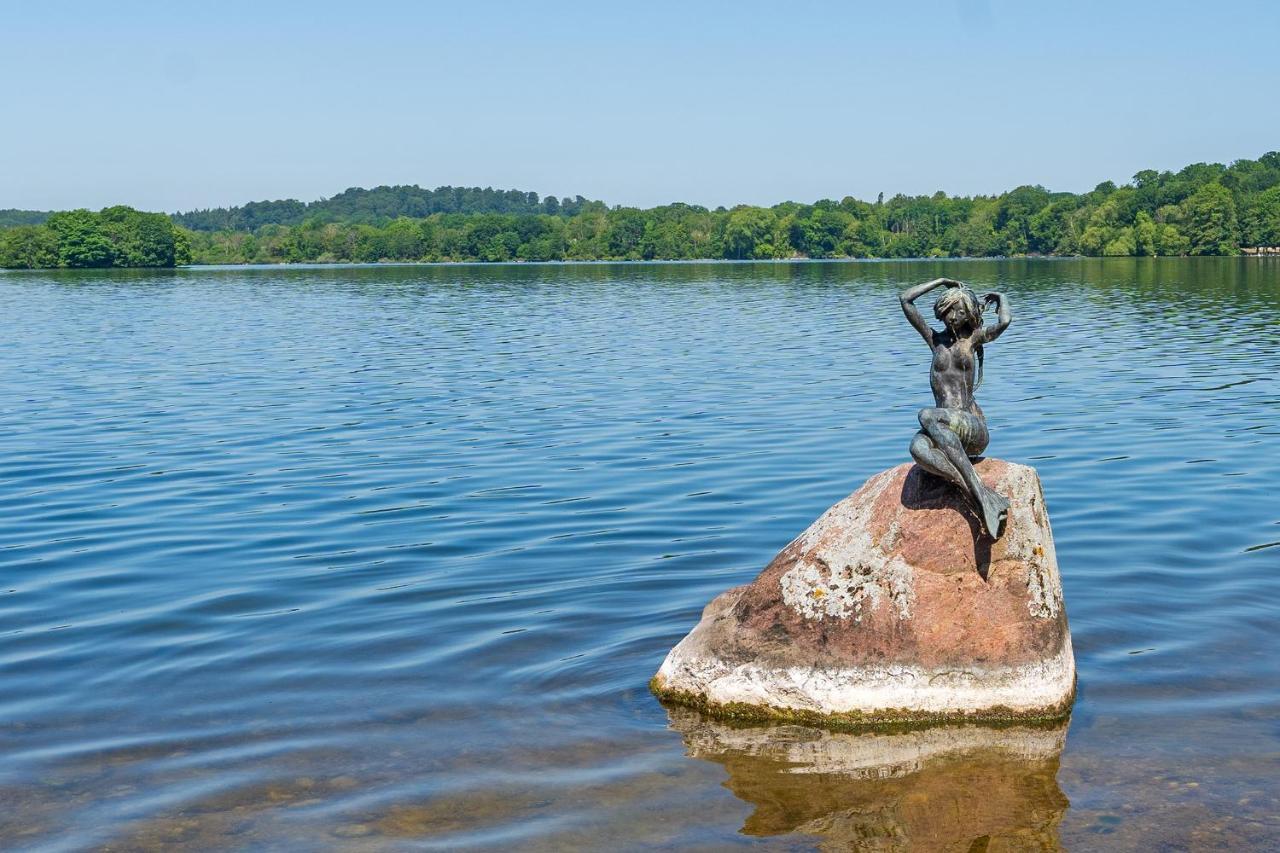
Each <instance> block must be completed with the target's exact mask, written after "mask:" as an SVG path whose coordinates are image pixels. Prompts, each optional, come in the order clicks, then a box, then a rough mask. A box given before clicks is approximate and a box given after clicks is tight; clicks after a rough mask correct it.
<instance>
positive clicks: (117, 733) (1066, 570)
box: [0, 258, 1280, 850]
mask: <svg viewBox="0 0 1280 853" xmlns="http://www.w3.org/2000/svg"><path fill="white" fill-rule="evenodd" d="M939 275H946V276H951V277H955V278H960V279H963V280H965V281H967V282H969V283H971V284H972V285H973V286H974V288H975V289H976V290H977V291H978V292H979V293H980V294H981V293H983V292H985V291H987V290H993V289H994V290H1001V291H1004V292H1006V293H1007V294H1008V296H1009V298H1010V301H1011V304H1012V306H1013V312H1014V324H1013V326H1012V327H1011V328H1010V329H1009V331H1008V332H1007V333H1006V334H1005V335H1004V336H1003V337H1002V338H1001V339H1000V341H999V342H997V343H995V344H993V345H991V346H990V347H988V350H987V359H986V379H985V382H984V385H983V387H982V389H981V390H980V392H979V395H978V397H979V400H980V401H981V403H982V405H983V408H984V409H985V411H986V413H987V416H988V419H989V422H990V425H991V430H992V442H991V446H990V448H989V450H988V452H989V454H991V455H993V456H999V457H1002V458H1006V459H1010V460H1013V461H1017V462H1023V463H1026V464H1030V465H1033V466H1035V467H1036V468H1037V469H1038V471H1039V472H1040V475H1041V477H1042V479H1043V482H1044V489H1045V494H1046V498H1047V501H1048V506H1049V511H1050V518H1051V520H1052V523H1053V528H1054V535H1055V539H1056V543H1057V553H1058V560H1059V565H1060V567H1061V570H1062V577H1063V584H1064V588H1065V595H1066V604H1067V611H1068V614H1069V618H1070V622H1071V628H1072V634H1073V638H1074V643H1075V650H1076V657H1077V664H1078V668H1079V690H1080V693H1079V698H1078V700H1077V703H1076V705H1075V710H1074V714H1073V717H1072V719H1071V722H1070V726H1069V728H1068V729H1067V730H1066V731H1065V733H1064V732H1061V731H1059V732H1056V733H1055V732H1041V731H1036V730H1034V729H1027V730H1025V731H1006V732H1004V733H1002V734H999V736H1000V737H1005V738H1007V739H1010V740H1011V741H1016V742H1017V743H1016V744H1015V746H1013V747H1010V748H1009V749H1004V750H998V749H993V748H987V747H986V746H976V747H973V748H966V749H961V750H959V751H956V750H951V751H947V750H942V751H941V752H939V751H938V749H937V748H936V738H937V737H939V736H940V735H938V734H937V733H936V732H934V733H931V732H929V731H925V732H916V733H907V734H904V735H902V736H900V738H899V739H897V740H894V739H891V738H889V736H886V735H875V736H859V735H856V734H841V735H831V734H826V733H822V732H819V731H816V730H806V729H801V728H799V727H794V726H793V727H782V728H779V729H767V728H764V729H762V728H754V729H753V728H739V727H730V726H725V725H723V724H718V723H715V722H714V721H709V720H704V719H702V718H700V717H698V715H696V714H693V713H692V712H688V711H682V710H680V709H671V710H668V709H666V708H664V707H663V706H662V705H660V704H659V703H658V702H657V701H656V700H655V699H654V698H653V697H652V696H651V695H650V694H649V692H648V689H647V681H648V679H649V678H650V676H652V675H653V673H654V672H655V671H656V669H657V668H658V665H659V664H660V663H661V661H662V659H663V657H664V656H665V654H666V653H667V651H668V650H669V649H670V648H671V646H672V645H674V644H675V643H676V642H677V641H678V640H679V639H680V638H681V637H682V636H683V635H684V634H685V633H686V632H687V631H688V630H689V629H690V628H691V627H692V626H693V625H694V623H695V622H696V621H697V618H698V615H699V613H700V611H701V608H702V607H703V605H705V604H706V603H707V602H708V601H709V600H710V599H711V598H712V597H713V596H714V595H716V594H717V593H719V592H721V591H723V590H724V589H726V588H728V587H730V586H734V585H737V584H741V583H745V582H747V581H749V580H751V579H752V578H753V577H755V575H756V574H757V573H758V572H759V571H760V569H761V568H763V566H764V565H765V564H766V563H767V562H768V561H769V559H770V558H771V557H772V556H773V555H774V553H776V552H777V551H778V550H780V549H781V548H782V547H783V546H784V545H785V544H786V543H787V542H788V541H789V540H790V539H791V538H792V537H794V536H795V535H797V534H798V533H799V532H800V531H802V530H803V529H804V528H805V527H806V526H808V525H809V523H810V522H812V521H813V520H814V519H815V518H816V517H817V516H818V515H819V514H820V513H821V512H822V511H823V510H825V509H826V508H827V507H828V506H829V505H831V504H833V503H834V502H836V501H837V500H839V499H840V498H842V497H844V496H845V495H847V494H848V493H850V492H852V491H853V490H854V489H855V488H857V487H858V486H859V485H860V484H861V483H862V482H863V481H864V480H865V479H866V478H867V477H868V476H870V475H871V474H873V473H875V472H877V471H880V470H882V469H884V468H888V467H890V466H892V465H896V464H898V463H901V462H903V461H907V460H908V458H909V457H908V456H907V446H908V443H909V441H910V439H911V436H912V435H913V433H914V432H915V430H916V428H917V425H916V420H915V413H916V410H917V409H919V408H920V407H921V406H925V405H930V404H931V396H930V392H929V383H928V366H929V352H928V350H927V349H926V348H925V347H924V346H923V345H922V344H921V343H920V341H919V338H918V337H917V336H916V335H915V333H914V332H913V331H912V330H911V329H910V327H909V326H908V325H907V324H906V322H905V321H904V319H903V317H902V315H901V311H900V309H899V307H898V304H897V299H896V295H897V291H898V290H900V289H901V288H902V287H904V286H905V285H907V284H910V283H915V282H919V281H923V280H926V279H929V278H933V277H935V276H939ZM926 302H927V303H928V304H931V299H930V298H927V299H926ZM1278 319H1280V259H1275V260H1273V259H1230V258H1224V259H1167V260H1165V259H1161V260H1153V259H1114V260H1096V259H1086V260H1070V259H1068V260H1007V261H950V262H942V261H939V262H932V261H912V262H853V263H763V264H716V263H707V264H583V265H546V266H538V265H502V266H390V267H290V268H203V269H202V268H193V269H185V270H178V271H167V272H128V271H118V272H110V271H107V272H97V271H94V272H61V273H39V272H33V273H5V274H0V325H2V330H0V347H3V363H4V370H3V372H2V373H0V451H2V452H0V469H2V470H0V502H2V504H3V513H2V514H0V567H2V571H3V574H2V576H0V685H3V690H0V755H2V756H3V761H0V802H3V803H4V808H3V809H0V847H3V848H5V849H10V850H13V849H31V850H73V849H88V848H101V847H108V848H111V849H128V850H134V849H159V848H167V847H172V846H175V845H186V846H188V847H193V848H209V847H221V848H226V847H238V848H243V847H255V848H257V847H263V848H273V849H316V848H323V847H342V848H344V849H352V850H366V849H367V850H387V849H404V848H414V849H450V850H457V849H486V850H487V849H520V850H564V849H607V850H617V849H637V848H666V849H681V850H684V849H723V848H732V847H736V846H743V847H759V848H762V849H784V850H807V849H815V848H827V849H850V848H854V849H857V848H859V847H863V848H867V849H874V850H938V849H957V850H987V849H990V850H1021V849H1027V848H1034V849H1057V848H1058V847H1059V846H1061V847H1063V848H1067V849H1079V850H1086V849H1116V850H1153V849H1184V848H1190V849H1198V850H1208V849H1242V850H1243V849H1268V848H1269V849H1276V848H1277V847H1280V604H1278V603H1277V602H1278V599H1280V384H1278V382H1277V378H1276V373H1277V365H1280V335H1278V334H1277V332H1278V331H1280V329H1278V328H1277V321H1278ZM943 731H945V730H943ZM1064 734H1065V748H1064V749H1063V748H1060V747H1061V737H1062V736H1063V735H1064ZM957 736H958V737H967V736H968V734H966V732H965V731H961V732H960V733H959V734H958V735H957ZM873 737H879V738H880V740H872V739H871V738H873ZM1055 737H1056V738H1058V741H1057V743H1058V747H1056V748H1055V747H1052V744H1050V748H1048V749H1047V751H1045V750H1041V751H1038V752H1037V751H1036V749H1039V747H1036V748H1035V749H1032V747H1031V746H1030V745H1029V744H1033V743H1034V744H1042V742H1044V741H1045V739H1046V738H1048V739H1049V741H1052V740H1053V738H1055ZM931 739H934V740H931ZM931 756H932V757H931Z"/></svg>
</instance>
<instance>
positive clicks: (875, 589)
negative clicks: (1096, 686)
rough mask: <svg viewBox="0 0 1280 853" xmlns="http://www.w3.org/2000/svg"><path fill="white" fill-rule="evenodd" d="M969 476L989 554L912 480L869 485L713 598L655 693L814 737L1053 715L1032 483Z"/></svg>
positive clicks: (1054, 620) (1054, 691)
mask: <svg viewBox="0 0 1280 853" xmlns="http://www.w3.org/2000/svg"><path fill="white" fill-rule="evenodd" d="M975 468H976V469H977V471H978V473H979V475H980V476H981V477H982V479H983V481H984V482H985V483H987V485H989V486H992V487H993V488H995V489H996V490H997V491H999V492H1000V493H1001V494H1003V495H1005V496H1006V497H1008V498H1009V502H1010V507H1009V523H1008V527H1007V529H1006V531H1005V534H1004V536H1003V537H1001V538H1000V539H999V540H997V541H995V542H993V541H992V540H991V539H990V538H988V537H986V536H985V535H983V534H981V529H980V527H979V525H978V521H977V519H976V518H975V517H974V516H973V514H972V513H971V512H970V511H969V509H968V507H967V506H966V504H965V503H964V500H963V498H962V497H961V495H960V493H959V492H958V491H957V490H956V489H955V488H953V487H952V486H950V485H948V484H947V483H945V482H943V481H941V480H939V479H937V478H936V477H934V476H932V475H930V474H927V473H925V472H924V471H923V470H921V469H920V468H919V467H917V466H914V465H910V464H907V465H899V466H898V467H897V468H893V469H891V470H889V471H884V472H882V473H880V474H877V475H875V476H874V477H872V478H871V479H870V480H868V481H867V482H866V484H864V485H863V486H862V488H860V489H859V490H858V491H857V492H855V493H854V494H852V495H850V496H849V497H847V498H845V499H844V500H842V501H841V502H840V503H838V504H836V505H835V506H833V507H832V508H831V509H829V510H827V512H826V513H824V514H823V516H822V517H821V518H819V519H818V520H817V521H816V522H814V523H813V525H812V526H810V528H809V529H808V530H806V531H805V532H804V533H803V534H801V535H800V536H799V537H798V538H796V539H795V540H794V541H792V542H791V544H789V545H788V546H787V547H786V548H784V549H783V550H782V552H781V553H780V554H778V556H777V557H775V558H774V559H773V562H771V563H770V564H769V565H768V566H767V567H766V568H765V570H764V571H763V572H762V573H761V574H760V576H759V577H757V578H756V579H755V581H753V582H752V583H750V584H748V585H746V586H742V587H737V588H735V589H731V590H729V591H728V592H726V593H723V594H722V595H720V596H719V597H717V598H716V599H714V600H713V601H712V602H711V603H710V604H709V605H708V606H707V608H706V609H705V610H704V611H703V614H702V620H701V621H700V622H699V623H698V625H697V627H695V628H694V629H693V631H692V632H691V633H690V634H689V635H688V636H687V637H685V638H684V639H683V640H682V641H681V642H680V643H679V644H678V645H677V646H676V647H675V648H674V649H672V650H671V653H670V654H668V655H667V659H666V661H664V662H663V664H662V667H661V669H659V670H658V674H657V675H656V676H654V679H653V683H652V687H653V690H654V692H655V693H657V694H658V696H659V697H661V698H663V699H667V700H670V701H674V702H677V703H680V704H686V705H691V706H694V707H698V708H701V709H702V710H705V711H707V712H709V713H712V714H715V715H720V716H729V717H738V718H748V719H769V718H774V719H790V720H803V721H810V722H818V723H823V724H828V725H830V724H842V723H843V724H865V723H880V722H914V721H937V720H956V719H969V720H997V719H1019V718H1023V719H1058V718H1062V717H1065V716H1066V715H1067V714H1068V713H1069V711H1070V708H1071V702H1072V699H1073V698H1074V695H1075V658H1074V657H1073V655H1072V653H1071V636H1070V633H1069V631H1068V629H1067V615H1066V611H1065V610H1064V608H1063V603H1062V585H1061V581H1060V579H1059V576H1058V564H1057V558H1056V557H1055V555H1054V550H1053V534H1052V531H1051V530H1050V528H1049V517H1048V514H1047V512H1046V510H1045V505H1044V493H1043V491H1042V489H1041V487H1040V479H1039V477H1038V476H1037V475H1036V472H1035V470H1034V469H1033V468H1029V467H1027V466H1024V465H1015V464H1012V463H1009V462H1004V461H1001V460H999V459H983V460H981V461H979V462H977V463H976V464H975Z"/></svg>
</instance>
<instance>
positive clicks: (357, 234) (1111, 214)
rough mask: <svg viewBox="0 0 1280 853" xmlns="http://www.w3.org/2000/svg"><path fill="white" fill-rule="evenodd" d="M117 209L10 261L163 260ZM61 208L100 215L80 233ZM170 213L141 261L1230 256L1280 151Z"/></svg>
mask: <svg viewBox="0 0 1280 853" xmlns="http://www.w3.org/2000/svg"><path fill="white" fill-rule="evenodd" d="M122 211H128V212H129V213H130V214H132V215H134V216H139V217H142V216H150V217H158V218H159V219H161V220H165V221H166V222H167V221H168V220H167V219H166V218H165V217H164V216H163V215H161V214H138V213H137V212H136V211H130V209H129V208H108V209H107V210H104V211H103V212H102V213H100V214H91V213H89V212H88V211H73V212H71V213H62V214H54V215H52V216H50V217H49V219H48V221H47V222H46V223H45V224H43V225H34V226H32V225H27V226H21V227H17V228H11V229H9V230H7V231H0V266H40V265H48V266H94V265H98V266H100V265H117V266H124V265H164V264H153V263H148V264H134V263H133V262H134V261H136V260H138V258H139V255H138V253H137V252H136V251H131V250H128V249H127V248H126V247H125V242H122V240H121V239H120V235H121V233H122V232H121V231H120V228H119V227H118V226H117V225H112V224H111V223H114V222H116V220H117V219H119V218H120V217H121V216H123V214H122V213H121V212H122ZM11 213H12V212H11ZM65 217H78V219H77V220H76V221H78V222H79V221H82V220H83V221H85V222H88V221H89V220H87V219H86V217H88V218H92V217H98V220H97V224H96V225H93V223H89V224H86V225H84V228H83V229H80V230H76V229H71V228H70V227H69V225H68V221H69V220H67V219H65ZM172 218H173V220H175V221H177V222H178V223H180V224H182V225H183V226H184V227H183V228H179V229H172V228H171V231H172V235H171V239H172V243H171V245H172V251H171V252H170V253H168V254H167V255H164V253H159V252H151V253H148V254H147V255H146V259H147V260H155V259H156V258H158V257H161V256H162V255H163V256H165V257H172V258H173V261H172V262H171V263H183V262H184V261H183V258H185V257H186V255H185V250H186V247H187V245H188V244H189V247H190V257H191V260H193V261H194V262H196V263H278V262H308V261H315V262H343V261H355V262H376V261H509V260H527V261H553V260H643V259H663V260H665V259H671V260H678V259H696V258H724V259H748V258H756V259H768V258H793V257H800V258H875V257H884V258H907V257H961V256H968V257H983V256H987V257H989V256H1014V255H1117V256H1125V255H1147V256H1154V255H1233V254H1237V253H1238V252H1239V249H1240V247H1241V246H1267V245H1280V152H1271V153H1269V154H1265V155H1263V156H1262V157H1260V158H1258V159H1257V160H1238V161H1236V162H1235V163H1233V164H1232V165H1230V166H1223V165H1220V164H1216V163H1197V164H1194V165H1191V166H1187V167H1186V168H1184V169H1182V170H1181V171H1179V172H1176V173H1175V172H1156V171H1151V170H1146V171H1142V172H1139V173H1138V174H1136V175H1134V177H1133V180H1132V181H1131V182H1130V183H1128V184H1126V185H1124V186H1116V185H1115V184H1113V183H1112V182H1110V181H1107V182H1105V183H1102V184H1099V185H1098V186H1097V187H1095V188H1094V189H1093V190H1092V191H1090V192H1087V193H1082V194H1074V193H1055V192H1050V191H1048V190H1046V189H1044V188H1043V187H1040V186H1023V187H1018V188H1017V189H1015V190H1011V191H1009V192H1007V193H1003V194H1001V195H998V196H972V197H965V196H962V197H952V196H948V195H946V194H945V193H935V194H934V195H932V196H904V195H897V196H894V197H893V198H890V199H887V200H886V199H885V198H884V197H883V195H882V196H881V197H880V198H878V199H877V200H876V201H875V202H866V201H860V200H858V199H855V198H852V197H846V198H844V199H842V200H840V201H834V200H823V201H818V202H815V203H814V204H798V203H795V202H784V203H782V204H778V205H774V206H773V207H751V206H745V205H744V206H739V207H735V208H733V209H731V210H730V209H725V208H722V207H721V208H716V209H715V210H709V209H707V208H705V207H699V206H696V205H688V204H671V205H666V206H663V207H655V208H651V209H648V210H641V209H638V208H633V207H613V208H610V207H607V206H606V205H604V204H603V203H601V202H597V201H587V200H585V199H583V198H582V197H581V196H579V197H577V198H575V199H572V200H571V199H563V200H559V199H556V198H553V197H550V196H548V197H546V198H542V199H540V198H539V197H538V195H537V194H536V193H524V192H520V191H516V190H511V191H500V190H491V189H484V190H480V189H458V188H451V187H442V188H440V189H438V190H422V189H420V188H418V187H379V188H377V189H374V190H358V189H353V190H347V191H346V192H344V193H342V194H341V195H338V196H335V197H334V198H332V199H328V200H326V201H320V202H313V203H311V204H303V203H301V202H297V201H283V202H254V203H252V204H248V205H245V206H243V207H238V208H230V209H219V210H209V211H195V212H192V213H186V214H177V215H175V216H174V217H172ZM148 221H149V222H150V221H152V220H148ZM90 225H92V228H91V227H90ZM156 227H157V229H158V226H156ZM94 228H96V229H97V230H98V231H100V232H101V233H102V234H103V235H104V237H105V238H106V242H107V243H109V244H110V245H111V246H112V247H115V248H112V249H110V251H108V250H107V249H102V250H101V251H93V252H88V251H86V250H85V249H84V245H85V240H86V238H85V237H84V236H83V235H82V234H81V231H83V230H85V229H88V230H90V231H92V230H93V229H94ZM187 228H191V229H192V230H186V229H187ZM208 228H215V229H217V230H205V229H208ZM112 229H114V230H112ZM156 233H159V230H157V232H156ZM68 240H70V242H69V243H68ZM90 242H92V241H90ZM135 242H136V241H135ZM95 245H100V243H98V244H95ZM129 245H133V244H129ZM68 246H69V247H70V248H68ZM104 257H110V258H111V259H112V260H111V261H110V263H109V264H104V263H102V262H101V261H102V259H103V258H104ZM86 260H92V261H93V263H86V262H85V261H86ZM51 261H52V262H51Z"/></svg>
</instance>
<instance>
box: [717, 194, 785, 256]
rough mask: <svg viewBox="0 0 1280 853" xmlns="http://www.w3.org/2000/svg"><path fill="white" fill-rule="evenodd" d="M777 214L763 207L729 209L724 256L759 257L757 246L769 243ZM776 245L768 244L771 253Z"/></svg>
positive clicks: (725, 230)
mask: <svg viewBox="0 0 1280 853" xmlns="http://www.w3.org/2000/svg"><path fill="white" fill-rule="evenodd" d="M775 218H776V217H775V216H774V213H773V211H772V210H768V209H766V208H763V207H747V206H745V205H744V206H742V207H735V208H734V209H733V210H731V211H729V218H728V221H727V222H726V223H725V228H724V256H725V257H726V258H729V259H732V260H742V259H744V258H755V257H759V255H757V254H756V247H757V246H759V245H760V244H762V243H764V244H768V239H769V236H770V234H771V233H772V232H773V226H774V221H775ZM774 248H775V247H774V246H772V245H771V244H768V251H769V253H770V254H771V253H772V251H773V249H774Z"/></svg>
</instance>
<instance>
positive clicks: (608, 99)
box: [0, 0, 1280, 210]
mask: <svg viewBox="0 0 1280 853" xmlns="http://www.w3.org/2000/svg"><path fill="white" fill-rule="evenodd" d="M0 30H2V31H3V34H4V36H3V42H4V46H3V49H2V50H0V74H2V75H3V79H4V81H5V86H4V98H3V100H2V101H0V111H2V114H3V116H4V121H3V124H0V208H4V207H20V208H40V209H47V208H67V207H77V206H84V207H90V208H98V207H102V206H104V205H107V204H114V203H125V204H132V205H134V206H137V207H141V208H145V209H152V210H177V209H189V208H192V207H205V206H216V205H227V204H235V203H240V202H244V201H249V200H253V199H264V198H284V197H294V198H300V199H304V200H310V199H315V198H318V197H322V196H329V195H333V194H334V193H337V192H339V191H341V190H343V189H345V188H346V187H349V186H366V187H367V186H374V185H377V184H384V183H385V184H394V183H416V184H420V185H423V186H429V187H434V186H438V185H441V184H455V185H468V186H470V185H480V186H490V185H491V186H495V187H501V188H512V187H514V188H520V189H525V190H535V191H537V192H540V193H543V194H547V193H554V194H556V195H574V194H582V195H585V196H588V197H590V198H601V199H604V200H605V201H608V202H610V203H613V204H636V205H643V206H649V205H653V204H659V203H664V202H668V201H675V200H680V201H690V202H695V203H701V204H706V205H708V206H715V205H718V204H726V205H731V204H734V203H739V202H748V203H774V202H778V201H782V200H785V199H794V200H798V201H812V200H814V199H818V198H824V197H829V198H840V197H842V196H845V195H855V196H858V197H860V198H868V199H874V197H875V195H876V193H877V192H880V191H884V192H885V193H886V194H887V195H892V194H893V193H895V192H907V193H931V192H933V191H935V190H938V189H942V190H945V191H947V192H949V193H956V194H962V193H963V194H968V193H991V192H998V191H1000V190H1004V189H1008V188H1012V187H1014V186H1017V185H1019V184H1023V183H1042V184H1044V185H1046V186H1048V187H1049V188H1050V189H1062V190H1072V191H1081V190H1086V189H1090V188H1092V187H1093V186H1094V185H1095V184H1096V183H1098V182H1099V181H1101V180H1105V179H1111V180H1115V181H1117V182H1123V181H1125V180H1128V178H1129V177H1131V176H1132V175H1133V173H1134V172H1136V171H1138V170H1139V169H1143V168H1148V167H1150V168H1157V169H1164V168H1174V169H1176V168H1179V167H1181V166H1183V165H1185V164H1186V163H1189V162H1196V161H1218V162H1230V161H1231V160H1235V159H1239V158H1242V157H1249V158H1253V157H1257V156H1258V155H1260V154H1262V153H1263V152H1265V151H1269V150H1274V149H1280V108H1278V107H1277V102H1276V97H1277V93H1280V4H1276V3H1268V2H1235V0H1215V2H1194V3H1193V2H1177V0H1172V1H1170V0H1166V1H1165V2H1152V1H1151V0H1143V2H1124V0H1110V2H1101V3H1099V2H1087V1H1086V2H1052V3H1049V2H1043V3H1041V2H1012V0H1010V2H1003V0H989V2H988V0H939V2H897V3H895V2H878V3H861V2H843V3H841V2H829V3H818V2H778V0H770V2H764V3H757V2H750V0H737V1H736V2H726V3H719V2H716V3H712V2H706V3H698V2H694V0H686V2H675V3H667V2H631V3H625V4H624V3H610V2H600V0H596V2H590V3H560V2H554V0H544V2H528V0H526V1H525V2H511V3H495V2H483V0H470V2H461V0H457V2H450V3H431V2H407V0H406V2H378V0H363V1H362V2H351V0H347V2H342V3H332V2H318V1H317V2H308V3H302V2H295V3H278V2H272V1H271V0H257V2H239V0H227V2H217V3H201V4H199V5H198V6H197V5H196V4H193V3H191V4H189V3H185V2H172V0H170V2H129V0H113V2H59V0H43V2H34V0H32V2H19V0H11V2H6V3H5V4H4V7H3V9H2V10H0Z"/></svg>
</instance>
